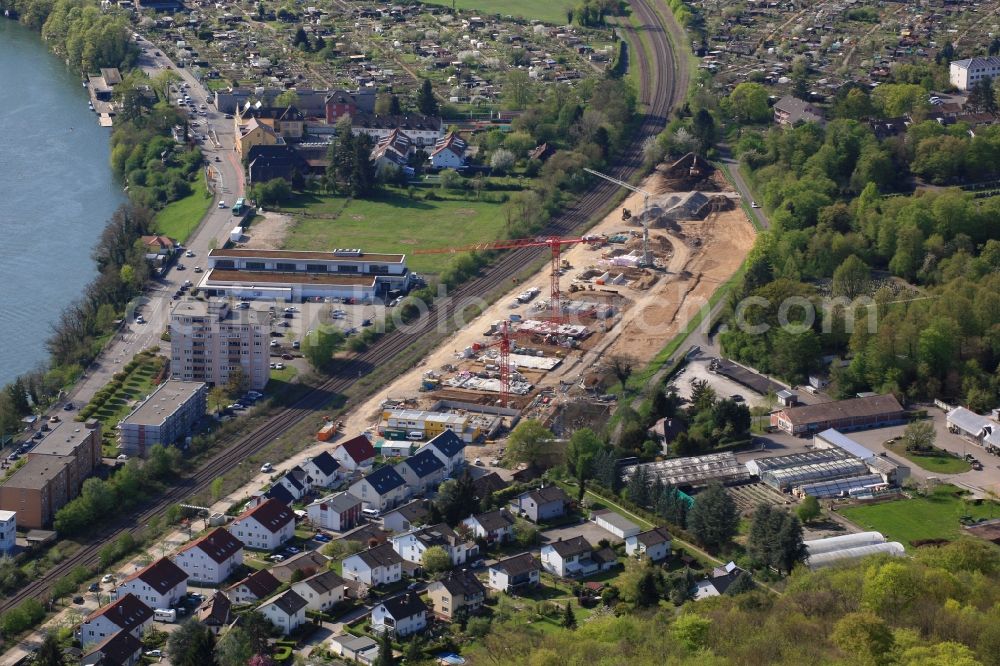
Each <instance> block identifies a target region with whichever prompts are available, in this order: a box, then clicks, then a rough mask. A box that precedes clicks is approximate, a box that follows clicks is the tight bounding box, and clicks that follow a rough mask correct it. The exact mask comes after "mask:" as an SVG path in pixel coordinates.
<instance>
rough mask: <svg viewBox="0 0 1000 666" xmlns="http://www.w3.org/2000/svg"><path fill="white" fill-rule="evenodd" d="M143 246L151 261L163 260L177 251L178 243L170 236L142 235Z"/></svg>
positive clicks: (147, 257)
mask: <svg viewBox="0 0 1000 666" xmlns="http://www.w3.org/2000/svg"><path fill="white" fill-rule="evenodd" d="M140 240H141V241H142V247H143V249H144V250H145V251H146V259H147V260H149V261H155V262H163V261H166V260H167V259H168V258H169V257H171V256H173V254H174V252H176V251H177V243H175V242H174V239H173V238H170V237H169V236H159V235H157V236H142V237H140Z"/></svg>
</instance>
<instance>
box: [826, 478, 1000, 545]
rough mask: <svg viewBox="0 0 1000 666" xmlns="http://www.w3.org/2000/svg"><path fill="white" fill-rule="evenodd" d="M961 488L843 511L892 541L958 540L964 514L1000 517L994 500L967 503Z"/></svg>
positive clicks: (948, 487) (945, 487)
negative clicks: (960, 492) (962, 495)
mask: <svg viewBox="0 0 1000 666" xmlns="http://www.w3.org/2000/svg"><path fill="white" fill-rule="evenodd" d="M958 493H959V489H958V488H956V487H955V486H952V485H950V484H944V485H940V486H938V487H937V488H935V490H934V493H933V494H931V495H929V496H927V497H916V498H914V499H902V500H896V501H894V502H884V503H882V504H869V505H867V506H854V507H848V508H846V509H841V510H840V513H841V514H843V515H844V516H845V517H847V518H849V519H850V520H853V521H854V522H855V523H857V524H858V525H860V526H861V527H863V528H865V529H869V530H876V531H878V532H881V533H882V534H884V535H885V536H886V538H888V539H889V540H891V541H899V542H900V543H901V544H903V545H904V546H906V547H907V548H909V547H910V542H912V541H916V540H920V539H955V538H957V537H958V536H959V535H960V534H961V531H962V529H961V522H960V518H962V516H971V517H973V518H993V517H1000V506H998V505H997V504H996V503H992V502H983V503H981V504H979V505H976V504H973V503H972V502H965V501H964V500H962V498H961V497H960V496H959V494H958Z"/></svg>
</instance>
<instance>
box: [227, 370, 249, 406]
mask: <svg viewBox="0 0 1000 666" xmlns="http://www.w3.org/2000/svg"><path fill="white" fill-rule="evenodd" d="M249 390H250V377H249V376H248V375H247V373H246V371H245V370H244V369H243V366H241V365H238V366H236V367H235V368H233V369H232V370H230V371H229V379H228V380H227V381H226V393H227V394H228V395H229V397H230V398H233V399H236V398H239V397H240V396H242V395H243V394H244V393H246V392H247V391H249Z"/></svg>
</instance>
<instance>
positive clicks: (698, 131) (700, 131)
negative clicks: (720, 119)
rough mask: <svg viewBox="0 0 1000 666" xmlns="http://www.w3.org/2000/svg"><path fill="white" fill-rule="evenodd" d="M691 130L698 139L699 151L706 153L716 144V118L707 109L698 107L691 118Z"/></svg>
mask: <svg viewBox="0 0 1000 666" xmlns="http://www.w3.org/2000/svg"><path fill="white" fill-rule="evenodd" d="M691 132H692V133H693V134H694V137H695V139H697V140H698V152H700V153H702V154H704V153H707V152H708V150H709V149H710V148H711V147H712V145H713V144H715V119H714V118H713V117H712V114H711V113H709V112H708V110H707V109H704V108H701V109H698V112H697V113H696V114H694V118H693V119H692V120H691Z"/></svg>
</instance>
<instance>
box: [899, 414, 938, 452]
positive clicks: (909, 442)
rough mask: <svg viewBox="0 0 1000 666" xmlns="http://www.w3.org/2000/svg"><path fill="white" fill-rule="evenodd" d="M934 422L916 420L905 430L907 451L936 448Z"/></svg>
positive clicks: (904, 439) (904, 443)
mask: <svg viewBox="0 0 1000 666" xmlns="http://www.w3.org/2000/svg"><path fill="white" fill-rule="evenodd" d="M936 437H937V433H935V432H934V422H933V421H931V420H927V421H914V422H913V423H911V424H910V425H908V426H906V430H904V431H903V440H902V441H903V446H904V447H905V449H906V450H907V451H930V450H931V449H932V448H934V440H935V439H936Z"/></svg>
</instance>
